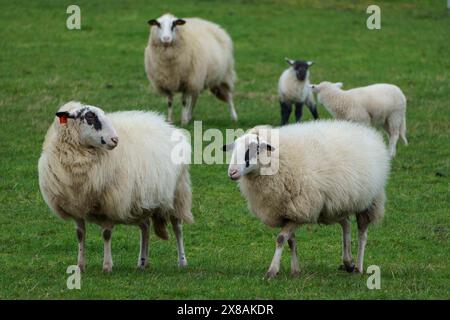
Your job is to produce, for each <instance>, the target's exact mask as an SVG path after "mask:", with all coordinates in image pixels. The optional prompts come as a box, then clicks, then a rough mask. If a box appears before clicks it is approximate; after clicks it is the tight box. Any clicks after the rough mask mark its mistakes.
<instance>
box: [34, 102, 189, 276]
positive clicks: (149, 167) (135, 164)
mask: <svg viewBox="0 0 450 320" xmlns="http://www.w3.org/2000/svg"><path fill="white" fill-rule="evenodd" d="M56 116H57V118H55V121H54V123H53V124H52V125H51V126H50V128H49V130H48V132H47V135H46V137H45V141H44V145H43V150H42V155H41V157H40V159H39V186H40V189H41V192H42V195H43V197H44V200H45V202H46V203H47V205H48V206H49V207H50V208H51V210H52V211H54V212H55V213H56V214H57V215H59V216H60V217H61V218H63V219H69V218H70V219H73V220H75V222H76V226H77V238H78V247H79V249H78V266H79V267H80V269H81V270H84V269H85V265H86V263H85V257H84V255H85V253H84V251H85V249H84V244H85V236H86V229H85V221H88V222H93V223H96V224H98V225H100V226H101V227H102V236H103V240H104V261H103V270H104V271H107V272H109V271H112V266H113V262H112V257H111V232H112V229H113V227H114V225H116V224H132V225H138V226H139V227H140V229H141V247H140V256H139V260H138V266H139V267H141V268H145V266H146V265H147V263H148V237H149V226H150V219H151V220H152V222H153V226H154V230H155V233H156V234H157V235H158V236H159V237H160V238H162V239H167V238H168V234H167V230H166V224H167V222H168V221H169V220H170V222H171V224H172V227H173V230H174V233H175V237H176V240H177V248H178V257H179V264H180V266H186V264H187V262H186V258H185V253H184V246H183V234H182V225H181V222H182V221H185V222H192V221H193V217H192V214H191V188H190V178H189V171H188V167H187V165H186V164H185V163H183V162H181V161H180V163H177V161H173V160H172V158H171V152H172V149H173V147H174V145H175V142H174V141H172V140H171V137H173V136H174V135H175V134H177V133H180V134H179V135H180V136H181V137H182V138H180V139H181V140H183V139H184V147H185V148H186V149H185V151H186V152H187V153H190V146H189V144H187V141H185V140H186V138H185V137H184V136H182V135H181V131H180V132H178V129H176V128H174V127H172V126H171V125H170V124H168V123H166V122H165V121H164V119H163V118H162V117H161V116H159V115H157V114H155V113H152V112H141V111H128V112H114V113H110V114H105V113H104V112H103V111H102V110H101V109H99V108H96V107H93V106H88V105H83V104H81V103H79V102H69V103H67V104H65V105H63V106H62V107H61V108H60V109H59V111H58V112H57V113H56ZM58 118H59V119H58ZM116 130H117V131H116ZM119 137H120V143H119Z"/></svg>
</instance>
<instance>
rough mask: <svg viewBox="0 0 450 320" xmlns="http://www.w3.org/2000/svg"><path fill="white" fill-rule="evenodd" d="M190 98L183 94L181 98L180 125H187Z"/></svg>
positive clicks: (189, 112)
mask: <svg viewBox="0 0 450 320" xmlns="http://www.w3.org/2000/svg"><path fill="white" fill-rule="evenodd" d="M188 100H191V97H190V96H188V95H187V94H185V93H183V96H182V98H181V104H182V110H181V125H183V126H184V125H187V124H188V123H189V117H190V114H191V111H190V110H189V108H190V107H191V103H190V101H189V102H188Z"/></svg>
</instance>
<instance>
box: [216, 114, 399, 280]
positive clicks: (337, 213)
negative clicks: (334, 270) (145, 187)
mask: <svg viewBox="0 0 450 320" xmlns="http://www.w3.org/2000/svg"><path fill="white" fill-rule="evenodd" d="M223 150H225V151H228V150H230V151H232V154H231V161H230V165H229V168H228V176H229V177H230V178H231V179H232V180H239V186H240V190H241V193H242V194H243V196H244V197H245V198H246V199H247V202H248V205H249V209H250V210H251V211H252V212H253V213H254V214H255V215H256V217H257V218H259V219H260V220H261V221H262V222H263V223H264V224H266V225H268V226H270V227H273V228H275V227H281V232H280V233H279V236H278V238H277V241H276V250H275V255H274V257H273V260H272V263H271V265H270V268H269V270H268V272H267V274H266V277H267V278H269V279H270V278H273V277H274V276H275V275H276V274H277V273H278V271H279V268H280V259H281V254H282V250H283V246H284V244H285V243H286V242H287V243H288V244H289V247H290V250H291V270H292V274H293V275H294V276H297V275H298V274H299V266H298V259H297V252H296V240H295V231H296V229H297V228H298V227H299V226H302V225H304V224H334V223H339V224H340V225H341V226H342V230H343V256H342V260H343V268H345V270H347V271H348V272H353V271H357V272H360V273H361V272H363V259H364V250H365V245H366V241H367V228H368V226H369V224H371V223H374V222H376V221H379V220H380V219H381V218H382V217H383V215H384V203H385V192H384V190H385V185H386V181H387V178H388V174H389V170H390V159H389V155H388V152H387V148H386V146H385V144H384V143H383V139H382V137H381V135H380V134H379V133H378V132H377V131H375V130H374V129H372V128H369V127H366V126H364V125H361V124H357V123H352V122H348V121H339V120H319V121H313V122H309V123H305V124H301V125H300V124H291V125H287V126H283V127H280V128H268V127H255V128H253V129H251V130H250V131H249V132H247V133H246V134H245V135H243V136H241V137H239V138H238V139H236V140H235V141H234V142H233V143H230V144H227V145H225V146H224V147H223ZM352 215H355V216H356V220H357V223H358V234H359V247H358V260H357V266H356V269H355V265H354V263H353V259H352V255H351V241H350V216H352Z"/></svg>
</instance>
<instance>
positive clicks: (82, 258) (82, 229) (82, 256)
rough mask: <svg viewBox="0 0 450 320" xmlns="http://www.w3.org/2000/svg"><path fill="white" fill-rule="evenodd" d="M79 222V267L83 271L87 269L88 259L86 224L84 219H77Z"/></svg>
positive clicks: (77, 222)
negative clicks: (86, 255)
mask: <svg viewBox="0 0 450 320" xmlns="http://www.w3.org/2000/svg"><path fill="white" fill-rule="evenodd" d="M76 224H77V239H78V262H77V265H78V268H80V270H81V271H85V270H86V260H85V252H84V251H85V250H84V248H85V240H86V224H85V222H84V220H82V219H78V220H76Z"/></svg>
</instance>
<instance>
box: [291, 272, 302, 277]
mask: <svg viewBox="0 0 450 320" xmlns="http://www.w3.org/2000/svg"><path fill="white" fill-rule="evenodd" d="M291 275H292V277H294V278H298V277H300V271H298V270H295V271H292V272H291Z"/></svg>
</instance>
